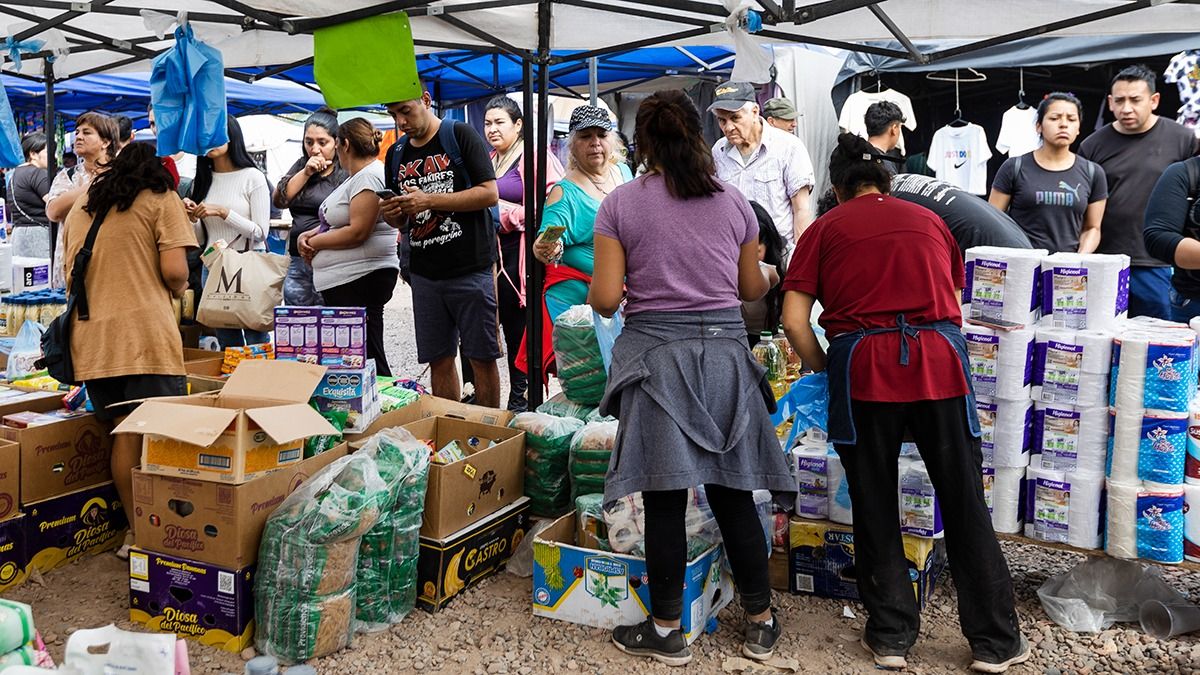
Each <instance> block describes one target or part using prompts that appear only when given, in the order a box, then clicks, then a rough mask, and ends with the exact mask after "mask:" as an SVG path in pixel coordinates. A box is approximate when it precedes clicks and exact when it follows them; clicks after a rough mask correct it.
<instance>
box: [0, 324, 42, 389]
mask: <svg viewBox="0 0 1200 675" xmlns="http://www.w3.org/2000/svg"><path fill="white" fill-rule="evenodd" d="M44 332H46V329H45V328H43V327H42V325H41V324H39V323H37V322H36V321H26V322H25V323H23V324H21V330H20V331H18V332H17V339H16V341H15V342H14V343H13V348H12V352H11V353H9V355H8V368H7V369H5V372H4V377H5V379H7V380H9V381H12V380H15V379H18V378H21V377H28V376H30V375H32V374H34V373H36V372H38V371H39V368H38V367H37V366H36V365H34V363H35V362H36V361H37V360H38V359H41V358H42V333H44Z"/></svg>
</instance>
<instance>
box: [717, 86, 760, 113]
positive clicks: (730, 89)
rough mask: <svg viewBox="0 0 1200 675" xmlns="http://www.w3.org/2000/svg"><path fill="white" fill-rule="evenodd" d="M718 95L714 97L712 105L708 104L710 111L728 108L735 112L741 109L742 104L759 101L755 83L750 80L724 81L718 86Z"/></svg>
mask: <svg viewBox="0 0 1200 675" xmlns="http://www.w3.org/2000/svg"><path fill="white" fill-rule="evenodd" d="M715 93H716V97H715V98H714V99H713V102H712V105H710V106H708V111H709V112H712V111H714V110H728V111H729V112H734V111H736V110H741V109H742V106H744V105H746V104H747V103H758V94H757V92H755V91H754V85H752V84H750V83H749V82H723V83H721V84H720V85H718V86H717V90H716V92H715Z"/></svg>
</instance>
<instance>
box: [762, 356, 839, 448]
mask: <svg viewBox="0 0 1200 675" xmlns="http://www.w3.org/2000/svg"><path fill="white" fill-rule="evenodd" d="M792 415H795V416H796V419H795V420H793V421H792V433H791V434H790V435H789V436H788V440H787V447H789V448H790V447H792V445H793V444H794V443H795V440H796V436H798V435H799V433H800V432H801V431H805V430H807V429H820V430H821V431H822V432H825V433H829V376H828V375H827V374H826V373H825V372H823V371H822V372H820V373H813V374H812V375H806V376H804V377H802V378H800V379H799V380H797V381H796V383H795V384H793V385H792V388H791V389H789V390H788V391H787V393H786V394H784V395H783V396H782V397H781V398H780V399H779V401H778V402H777V408H776V410H775V414H774V415H771V424H774V425H775V426H779V425H780V424H783V422H784V420H786V419H787V418H789V417H791V416H792Z"/></svg>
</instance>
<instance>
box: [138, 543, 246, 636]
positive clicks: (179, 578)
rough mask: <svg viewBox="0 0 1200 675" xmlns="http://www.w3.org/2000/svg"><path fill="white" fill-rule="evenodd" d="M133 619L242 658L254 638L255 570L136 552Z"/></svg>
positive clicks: (154, 629)
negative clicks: (234, 568) (243, 652)
mask: <svg viewBox="0 0 1200 675" xmlns="http://www.w3.org/2000/svg"><path fill="white" fill-rule="evenodd" d="M129 620H130V621H133V622H134V623H140V624H142V625H144V626H146V628H149V629H150V630H152V631H158V632H160V633H175V634H176V635H178V636H179V637H184V638H188V639H190V640H195V641H197V642H199V643H200V644H204V645H208V646H209V647H216V648H217V649H223V650H225V651H227V652H234V653H235V654H236V653H237V652H240V651H242V650H243V649H245V648H246V647H248V646H249V645H250V644H251V642H253V640H254V566H253V565H251V566H250V567H247V568H245V569H240V570H229V569H224V568H221V567H217V566H215V565H208V564H206V563H202V562H197V561H195V560H188V559H186V558H176V557H174V556H169V555H163V554H161V553H152V552H150V551H143V550H139V549H136V548H135V549H133V550H131V551H130V552H129Z"/></svg>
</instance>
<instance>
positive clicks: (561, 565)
mask: <svg viewBox="0 0 1200 675" xmlns="http://www.w3.org/2000/svg"><path fill="white" fill-rule="evenodd" d="M575 532H576V530H575V514H574V513H570V514H567V515H565V516H563V517H561V518H559V519H558V520H556V521H554V524H553V525H551V526H550V527H548V528H547V529H545V530H542V532H541V533H540V534H538V536H537V538H536V539H534V541H533V615H534V616H544V617H547V618H550V619H558V620H560V621H569V622H571V623H578V624H583V625H585V626H595V627H596V628H606V629H612V628H616V627H617V626H622V625H627V624H634V623H638V622H640V621H643V620H645V618H646V616H647V615H648V614H649V607H650V587H649V582H648V579H647V576H646V561H645V559H644V558H638V557H635V556H631V555H623V554H620V553H606V552H604V551H598V550H596V549H591V548H586V547H584V546H579V545H576V543H575ZM722 558H723V553H722V550H721V546H720V545H716V546H713V547H712V548H709V549H708V550H706V551H704V552H703V553H701V554H700V555H698V556H696V557H695V558H693V559H691V560H690V561H688V563H687V567H686V568H685V569H684V577H683V616H682V617H681V618H682V630H683V634H684V637H685V638H687V641H688V643H691V642H692V641H693V640H695V639H696V638H697V637H699V636H700V633H702V632H704V631H705V630H706V628H707V626H708V623H709V620H710V619H711V618H713V617H715V616H716V615H717V612H719V611H721V609H722V608H723V607H725V605H728V604H729V601H730V600H732V599H733V582H732V581H731V580H730V578H729V575H728V574H724V573H722V571H721V566H722Z"/></svg>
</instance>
